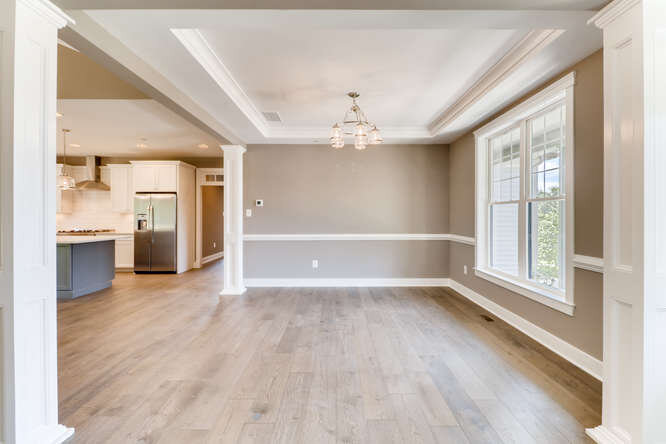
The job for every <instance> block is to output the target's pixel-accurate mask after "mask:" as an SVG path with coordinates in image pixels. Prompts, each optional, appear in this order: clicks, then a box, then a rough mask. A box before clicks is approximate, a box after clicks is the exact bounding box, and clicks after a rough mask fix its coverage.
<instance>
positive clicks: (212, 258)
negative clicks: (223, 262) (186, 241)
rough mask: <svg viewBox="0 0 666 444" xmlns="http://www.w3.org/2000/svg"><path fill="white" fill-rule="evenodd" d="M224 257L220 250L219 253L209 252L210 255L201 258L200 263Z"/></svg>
mask: <svg viewBox="0 0 666 444" xmlns="http://www.w3.org/2000/svg"><path fill="white" fill-rule="evenodd" d="M222 257H224V251H220V252H219V253H215V254H211V255H210V256H206V257H204V258H202V259H201V265H204V264H207V263H208V262H212V261H214V260H217V259H220V258H222Z"/></svg>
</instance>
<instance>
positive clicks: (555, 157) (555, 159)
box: [545, 142, 560, 170]
mask: <svg viewBox="0 0 666 444" xmlns="http://www.w3.org/2000/svg"><path fill="white" fill-rule="evenodd" d="M545 157H546V158H545V161H546V166H545V168H546V169H547V170H552V169H553V168H559V167H560V144H559V142H555V143H549V144H548V145H546V156H545Z"/></svg>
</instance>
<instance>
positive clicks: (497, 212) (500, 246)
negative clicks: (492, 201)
mask: <svg viewBox="0 0 666 444" xmlns="http://www.w3.org/2000/svg"><path fill="white" fill-rule="evenodd" d="M490 219H491V221H490V227H491V228H490V229H491V234H490V238H491V246H490V266H491V267H492V268H495V269H497V270H500V271H503V272H504V273H508V274H511V275H514V276H517V275H518V204H517V203H513V204H501V205H493V206H492V207H491V211H490Z"/></svg>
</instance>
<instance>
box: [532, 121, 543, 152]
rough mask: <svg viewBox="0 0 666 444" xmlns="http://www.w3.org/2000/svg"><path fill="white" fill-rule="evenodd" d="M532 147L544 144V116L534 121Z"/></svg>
mask: <svg viewBox="0 0 666 444" xmlns="http://www.w3.org/2000/svg"><path fill="white" fill-rule="evenodd" d="M531 131H532V146H536V145H540V144H542V143H543V116H541V117H537V118H535V119H532V128H531Z"/></svg>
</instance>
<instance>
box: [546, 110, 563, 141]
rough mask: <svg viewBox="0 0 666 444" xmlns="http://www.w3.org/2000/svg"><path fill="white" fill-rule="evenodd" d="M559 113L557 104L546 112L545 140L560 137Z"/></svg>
mask: <svg viewBox="0 0 666 444" xmlns="http://www.w3.org/2000/svg"><path fill="white" fill-rule="evenodd" d="M561 114H562V107H561V106H558V107H557V108H555V109H554V110H552V111H550V112H549V113H548V114H546V128H545V131H546V141H551V140H557V139H559V138H560V126H561V125H562V122H561V120H560V115H561Z"/></svg>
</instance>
